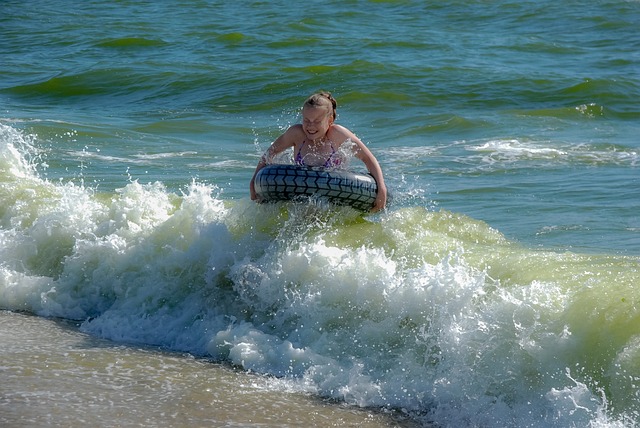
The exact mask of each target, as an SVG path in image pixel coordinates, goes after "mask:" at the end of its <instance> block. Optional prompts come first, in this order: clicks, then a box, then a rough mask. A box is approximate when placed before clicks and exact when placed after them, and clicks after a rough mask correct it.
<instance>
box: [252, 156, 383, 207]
mask: <svg viewBox="0 0 640 428" xmlns="http://www.w3.org/2000/svg"><path fill="white" fill-rule="evenodd" d="M254 187H255V191H256V194H257V195H258V197H259V198H261V199H262V200H263V201H291V200H295V199H297V198H299V197H309V196H319V197H322V198H326V199H328V200H329V201H330V202H333V203H336V204H340V205H348V206H350V207H353V208H355V209H357V210H361V211H369V210H370V209H371V208H372V207H373V204H374V202H375V200H376V195H377V193H378V185H377V184H376V180H375V179H374V178H373V177H372V176H371V175H369V174H358V173H355V172H351V171H346V170H340V169H325V168H322V167H310V166H299V165H267V166H265V167H264V168H262V169H261V170H260V171H258V174H256V178H255V180H254Z"/></svg>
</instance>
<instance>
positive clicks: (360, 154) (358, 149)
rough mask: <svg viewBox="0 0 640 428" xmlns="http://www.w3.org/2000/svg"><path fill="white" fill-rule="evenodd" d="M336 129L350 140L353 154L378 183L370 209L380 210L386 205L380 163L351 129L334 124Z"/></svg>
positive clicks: (385, 191)
mask: <svg viewBox="0 0 640 428" xmlns="http://www.w3.org/2000/svg"><path fill="white" fill-rule="evenodd" d="M334 127H335V128H336V131H338V132H340V134H342V135H343V136H344V137H345V139H344V141H346V140H351V141H352V142H353V143H354V144H355V147H354V148H353V150H354V154H355V156H356V157H357V158H358V159H360V160H361V161H362V162H364V164H365V166H366V167H367V170H368V171H369V174H371V176H373V178H374V179H375V180H376V184H377V185H378V195H377V196H376V201H375V202H374V205H373V208H372V209H371V210H372V211H373V212H375V211H380V210H382V209H384V208H385V206H386V205H387V186H386V185H385V183H384V175H383V174H382V168H380V164H379V163H378V160H377V159H376V157H375V156H374V155H373V153H371V150H369V149H368V148H367V146H365V145H364V143H363V142H362V141H361V140H360V139H359V138H358V137H357V136H356V135H355V134H354V133H353V132H351V131H349V130H348V129H347V128H345V127H344V126H340V125H334Z"/></svg>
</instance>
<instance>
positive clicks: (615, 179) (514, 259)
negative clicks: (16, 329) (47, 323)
mask: <svg viewBox="0 0 640 428" xmlns="http://www.w3.org/2000/svg"><path fill="white" fill-rule="evenodd" d="M236 3H237V2H236ZM236 3H231V2H227V3H223V2H215V1H199V2H171V3H169V2H166V3H164V2H162V3H153V2H128V1H119V2H97V1H85V2H73V4H72V5H69V3H68V2H38V1H30V2H28V5H27V4H25V3H24V2H12V1H8V2H6V1H5V2H3V5H2V10H3V13H2V15H1V16H0V36H1V37H0V106H1V109H0V153H1V155H0V198H1V200H2V203H1V204H0V224H1V226H2V227H1V229H0V241H1V242H2V246H1V247H0V308H1V309H8V310H12V311H27V312H30V313H34V314H37V315H41V316H53V317H61V318H66V319H73V320H78V321H79V322H81V325H82V326H81V329H82V330H83V331H85V332H88V333H91V334H93V335H96V336H99V337H102V338H107V339H111V340H113V341H115V342H118V343H120V342H121V343H136V344H143V345H154V346H155V345H158V346H161V347H164V348H167V349H170V350H174V351H180V352H188V353H191V354H193V355H196V356H205V357H208V358H213V359H215V360H218V361H222V362H231V363H232V364H234V365H237V366H239V367H241V368H243V369H245V370H250V371H255V372H258V373H264V374H269V375H275V376H276V377H278V378H279V379H283V380H285V381H287V382H290V387H291V388H292V389H295V390H300V389H302V390H304V391H308V392H310V393H312V394H315V395H318V396H319V397H331V398H335V399H338V400H340V401H343V402H345V403H348V404H352V405H356V406H361V407H374V408H391V409H403V411H404V412H407V414H409V415H411V417H412V418H414V419H415V420H416V421H419V422H420V423H424V424H435V425H437V426H545V427H546V426H588V425H591V426H630V425H634V424H635V423H636V421H637V419H638V418H639V416H638V415H639V414H640V408H638V404H637V403H638V402H639V401H640V396H639V395H638V394H639V393H638V391H639V390H640V388H639V386H638V378H639V377H640V339H639V338H640V321H639V318H638V317H639V312H638V309H637V305H638V302H639V301H640V292H639V291H638V287H637V286H638V285H639V284H640V273H639V272H638V267H639V266H640V260H639V258H638V257H639V256H640V250H639V249H640V216H639V215H638V212H639V209H640V202H639V201H640V174H639V170H638V168H639V164H638V152H639V150H640V137H639V136H640V120H639V119H640V102H639V101H638V100H639V99H640V73H639V71H640V32H638V31H637V30H638V23H640V3H638V2H637V1H619V0H618V1H598V2H590V3H588V4H584V2H575V1H567V2H550V1H538V2H524V1H520V2H510V1H506V0H503V1H499V2H493V3H492V2H484V1H469V0H468V1H454V2H450V3H447V4H442V3H440V2H417V1H409V0H407V1H400V0H399V1H346V2H345V1H342V2H327V1H325V2H315V1H312V2H307V3H305V4H303V5H294V6H292V5H291V4H290V3H286V2H269V3H267V2H240V3H239V4H236ZM318 89H327V90H330V91H332V92H333V93H334V95H335V96H336V98H337V100H338V122H339V123H341V124H343V125H346V126H347V127H349V128H350V129H352V130H353V131H354V132H356V133H357V134H358V135H359V137H360V138H361V139H362V140H363V141H365V142H366V143H367V144H368V145H369V147H370V148H371V150H372V151H373V153H374V154H375V155H376V156H377V157H378V160H379V161H380V164H381V166H382V168H383V171H384V173H385V177H386V181H387V185H388V186H389V188H390V190H391V192H392V193H393V195H394V198H393V202H392V203H391V204H390V205H389V207H388V209H387V211H385V212H383V213H380V214H376V215H370V216H364V217H362V216H360V215H358V214H357V213H354V212H351V211H349V210H347V209H344V208H338V207H326V206H314V205H304V204H303V205H275V206H274V205H256V204H254V203H252V202H251V201H250V200H249V198H248V181H249V179H250V177H251V175H252V173H253V169H254V168H255V165H256V163H257V161H258V159H259V156H260V155H261V153H262V152H263V151H264V150H265V149H266V148H267V147H268V145H269V144H270V143H271V141H272V140H273V139H274V138H275V137H277V136H278V135H279V133H281V132H282V131H283V130H284V129H285V128H286V127H287V126H289V125H290V124H293V123H295V122H297V121H298V119H299V116H298V113H299V108H300V105H301V103H302V102H303V100H304V99H305V97H306V96H307V95H308V94H310V93H311V92H313V91H316V90H318ZM354 167H358V165H354ZM279 385H280V384H279ZM279 387H280V386H279Z"/></svg>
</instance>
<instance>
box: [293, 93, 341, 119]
mask: <svg viewBox="0 0 640 428" xmlns="http://www.w3.org/2000/svg"><path fill="white" fill-rule="evenodd" d="M306 106H309V107H328V108H329V112H330V113H331V117H332V118H333V120H336V117H337V114H336V108H337V107H338V103H337V102H336V99H335V98H333V95H331V92H324V91H322V92H317V93H315V94H313V95H311V96H310V97H309V98H307V100H306V101H305V102H304V105H303V106H302V107H303V108H304V107H306Z"/></svg>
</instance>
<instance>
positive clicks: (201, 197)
mask: <svg viewBox="0 0 640 428" xmlns="http://www.w3.org/2000/svg"><path fill="white" fill-rule="evenodd" d="M4 131H5V134H6V135H5V136H4V137H3V146H2V152H1V154H2V156H0V159H1V160H2V169H1V171H2V174H3V183H2V186H1V187H0V189H1V191H2V193H1V194H0V197H1V201H0V202H1V204H0V206H2V207H3V208H2V215H1V218H2V229H1V230H0V241H1V242H2V244H3V245H2V246H0V308H2V309H9V310H19V311H27V312H30V313H35V314H38V315H41V316H49V317H62V318H68V319H75V320H78V321H80V322H81V323H82V327H81V328H82V330H84V331H86V332H89V333H91V334H94V335H97V336H100V337H104V338H108V339H111V340H114V341H116V342H124V343H136V344H145V345H156V346H162V347H165V348H168V349H172V350H178V351H186V352H190V353H192V354H194V355H198V356H207V357H209V358H214V359H216V360H221V361H228V362H231V363H232V364H234V365H237V366H239V367H241V368H243V369H246V370H251V371H257V372H259V373H264V374H269V375H273V376H277V377H279V378H282V379H285V380H287V381H288V382H291V383H293V384H296V385H300V388H302V389H304V390H307V391H312V392H314V393H316V394H319V395H321V396H326V397H332V398H335V399H339V400H343V401H345V402H347V403H351V404H356V405H359V406H376V407H383V408H401V409H403V411H405V412H408V414H411V415H412V416H413V417H414V418H416V419H417V420H421V421H423V422H425V423H429V422H434V421H436V422H437V423H438V424H443V425H449V426H460V425H468V422H469V421H470V420H473V421H474V424H477V425H485V426H496V425H502V426H510V425H514V423H513V421H517V423H516V424H517V425H518V426H522V425H526V426H566V425H567V424H580V425H588V424H589V423H594V421H599V420H601V419H602V418H604V416H603V414H606V415H607V417H608V418H609V417H610V418H612V419H615V418H616V417H634V415H637V414H638V412H639V411H640V409H638V402H640V400H639V399H640V397H638V396H637V391H636V390H635V389H634V382H635V377H634V375H633V373H637V370H638V367H637V358H635V355H637V353H638V352H639V351H638V346H639V345H638V341H637V340H636V338H637V337H638V335H640V331H639V330H638V328H637V323H636V322H635V321H634V320H635V319H636V318H637V314H636V310H635V302H636V301H637V300H638V298H640V296H639V294H638V290H637V283H638V271H639V270H638V268H639V265H638V263H639V262H638V259H637V258H634V257H623V256H599V255H582V254H577V253H555V252H550V251H541V250H531V249H527V248H525V247H522V246H520V245H518V244H516V243H514V242H511V241H509V240H508V239H507V238H506V237H505V236H503V235H502V234H501V233H500V232H499V231H497V230H495V229H493V228H491V227H489V226H488V225H487V224H486V223H484V222H482V221H478V220H475V219H473V218H469V217H467V216H464V215H461V214H457V213H453V212H448V211H446V210H442V211H429V210H427V209H424V208H420V207H404V208H398V209H395V210H392V211H390V212H387V213H385V214H381V215H378V216H377V217H372V218H363V217H361V216H360V215H358V214H355V213H353V212H350V211H348V210H344V209H342V210H338V211H336V210H334V209H331V208H327V207H326V206H322V205H320V206H318V205H314V204H293V205H288V204H265V205H258V204H254V203H252V202H251V201H249V200H247V199H243V200H240V201H236V202H234V203H230V202H229V201H223V200H222V199H221V198H220V195H219V189H216V188H215V187H213V186H207V185H203V184H200V183H197V182H193V183H192V184H191V185H189V186H187V187H186V188H185V189H183V191H182V192H181V193H180V194H176V193H172V192H169V191H168V190H167V189H166V188H165V187H164V186H163V184H162V183H160V182H155V183H149V184H146V185H142V184H139V183H137V182H131V183H128V184H126V185H125V186H123V187H121V188H118V189H116V190H115V191H114V192H110V193H108V194H97V193H95V192H94V191H93V190H91V189H87V188H84V187H82V186H77V185H73V184H71V183H50V182H48V181H46V180H43V179H41V178H40V177H39V176H38V174H37V172H36V171H35V170H33V169H31V168H29V166H28V165H29V162H27V161H26V159H25V158H24V156H23V152H22V151H21V149H16V144H17V143H18V142H19V141H20V140H21V137H20V135H21V134H20V133H18V132H12V131H11V130H7V129H5V130H4ZM490 149H491V150H494V148H490ZM548 155H549V154H548V153H545V154H544V156H548ZM554 155H555V154H554ZM614 285H615V287H614ZM452 408H455V409H457V410H456V411H455V412H453V411H451V409H452ZM612 409H615V410H612Z"/></svg>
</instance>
